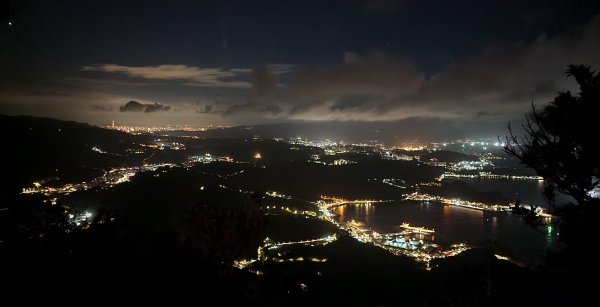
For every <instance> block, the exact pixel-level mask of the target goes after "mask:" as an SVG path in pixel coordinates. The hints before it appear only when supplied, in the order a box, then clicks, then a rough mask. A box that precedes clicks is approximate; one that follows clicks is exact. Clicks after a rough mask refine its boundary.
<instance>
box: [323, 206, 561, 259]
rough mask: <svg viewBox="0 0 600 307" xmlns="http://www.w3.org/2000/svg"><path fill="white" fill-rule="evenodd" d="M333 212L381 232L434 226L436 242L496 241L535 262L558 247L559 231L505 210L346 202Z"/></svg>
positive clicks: (472, 242)
mask: <svg viewBox="0 0 600 307" xmlns="http://www.w3.org/2000/svg"><path fill="white" fill-rule="evenodd" d="M334 211H335V212H336V213H337V214H338V215H339V217H338V218H339V222H344V221H349V220H353V219H354V220H357V221H361V222H364V223H366V224H367V226H368V227H369V228H372V229H373V230H375V231H377V232H381V233H389V232H398V231H399V230H400V229H401V228H400V225H401V224H402V223H405V222H406V223H410V224H411V225H413V226H421V227H426V228H430V229H431V228H433V229H434V230H435V237H433V238H432V240H433V241H434V243H439V244H444V245H446V244H453V243H469V244H479V243H483V242H484V241H486V240H494V242H496V245H497V246H502V247H503V249H505V250H507V251H508V252H509V253H511V254H512V255H509V256H512V257H515V258H516V259H520V260H523V261H525V262H533V261H536V260H537V259H538V258H539V256H541V255H543V254H544V253H545V251H546V250H547V249H548V248H555V247H556V246H557V242H556V239H557V237H556V233H555V232H552V233H551V234H548V233H547V232H546V229H545V228H544V229H543V231H538V230H535V229H532V228H531V227H530V226H528V225H527V224H526V223H525V222H524V220H523V219H522V218H521V217H519V216H516V215H512V214H509V213H505V212H484V211H479V210H473V209H468V208H462V207H454V206H449V205H443V204H440V203H425V202H418V201H397V202H390V203H379V204H372V205H370V206H366V205H346V206H341V207H337V208H335V209H334Z"/></svg>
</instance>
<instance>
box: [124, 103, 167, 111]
mask: <svg viewBox="0 0 600 307" xmlns="http://www.w3.org/2000/svg"><path fill="white" fill-rule="evenodd" d="M169 110H171V107H170V106H165V105H162V104H160V103H154V104H142V103H139V102H137V101H133V100H132V101H129V102H128V103H126V104H125V105H123V106H120V107H119V111H120V112H144V113H153V112H157V111H169Z"/></svg>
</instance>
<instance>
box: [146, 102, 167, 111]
mask: <svg viewBox="0 0 600 307" xmlns="http://www.w3.org/2000/svg"><path fill="white" fill-rule="evenodd" d="M169 110H171V107H170V106H165V105H162V104H159V103H154V104H147V105H146V109H145V110H144V112H145V113H152V112H157V111H169Z"/></svg>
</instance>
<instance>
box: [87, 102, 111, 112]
mask: <svg viewBox="0 0 600 307" xmlns="http://www.w3.org/2000/svg"><path fill="white" fill-rule="evenodd" d="M92 109H93V110H96V111H103V112H110V111H112V110H114V108H113V107H112V106H106V105H100V104H93V105H92Z"/></svg>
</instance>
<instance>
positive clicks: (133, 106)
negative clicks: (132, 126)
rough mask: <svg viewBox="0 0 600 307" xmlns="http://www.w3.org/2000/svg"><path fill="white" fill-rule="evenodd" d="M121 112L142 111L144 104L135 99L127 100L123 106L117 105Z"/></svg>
mask: <svg viewBox="0 0 600 307" xmlns="http://www.w3.org/2000/svg"><path fill="white" fill-rule="evenodd" d="M119 111H121V112H141V111H144V105H143V104H141V103H139V102H137V101H133V100H132V101H129V102H128V103H126V104H125V105H124V106H120V107H119Z"/></svg>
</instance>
